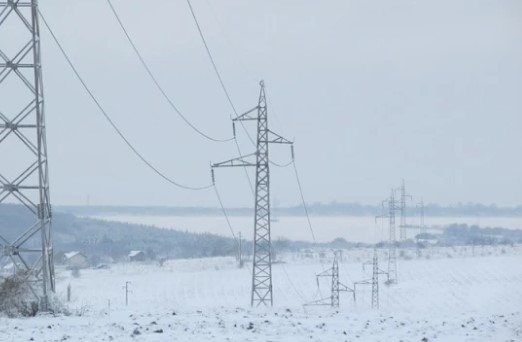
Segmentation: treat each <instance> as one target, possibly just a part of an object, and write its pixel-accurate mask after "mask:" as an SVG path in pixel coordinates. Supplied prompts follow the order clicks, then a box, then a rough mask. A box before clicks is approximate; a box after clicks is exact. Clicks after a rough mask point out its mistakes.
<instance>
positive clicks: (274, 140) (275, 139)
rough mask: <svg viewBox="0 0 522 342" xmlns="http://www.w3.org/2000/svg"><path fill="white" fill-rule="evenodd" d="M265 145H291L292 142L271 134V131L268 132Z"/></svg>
mask: <svg viewBox="0 0 522 342" xmlns="http://www.w3.org/2000/svg"><path fill="white" fill-rule="evenodd" d="M267 143H269V144H293V143H294V142H293V141H290V140H288V139H286V138H283V137H282V136H280V135H279V134H277V133H274V132H272V131H271V130H268V135H267Z"/></svg>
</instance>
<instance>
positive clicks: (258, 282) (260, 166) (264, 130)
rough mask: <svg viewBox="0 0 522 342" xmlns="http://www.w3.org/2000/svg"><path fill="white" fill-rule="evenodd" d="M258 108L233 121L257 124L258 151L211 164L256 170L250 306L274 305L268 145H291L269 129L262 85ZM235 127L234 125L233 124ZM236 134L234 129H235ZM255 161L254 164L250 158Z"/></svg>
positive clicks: (262, 85) (215, 166) (213, 166)
mask: <svg viewBox="0 0 522 342" xmlns="http://www.w3.org/2000/svg"><path fill="white" fill-rule="evenodd" d="M260 86H261V90H260V93H259V101H258V105H257V106H256V107H254V108H253V109H251V110H249V111H248V112H246V113H244V114H242V115H240V116H238V117H237V118H235V119H233V123H235V122H236V121H237V122H239V121H257V150H256V152H255V153H252V154H249V155H245V156H240V157H238V158H234V159H231V160H228V161H225V162H221V163H216V164H212V168H213V169H214V168H218V167H247V166H255V168H256V190H255V218H254V256H253V272H252V295H251V300H250V303H251V305H252V306H254V305H256V306H258V305H261V304H264V305H270V306H272V305H273V296H272V243H271V237H270V159H269V153H268V152H269V145H270V144H290V145H292V144H293V142H291V141H289V140H287V139H285V138H283V137H282V136H280V135H278V134H276V133H274V132H272V131H271V130H270V129H269V128H268V110H267V101H266V95H265V84H264V82H263V81H261V82H260ZM234 127H235V125H234ZM234 132H235V128H234ZM254 156H255V158H256V161H255V163H254V162H251V161H249V158H251V157H254Z"/></svg>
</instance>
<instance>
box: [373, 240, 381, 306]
mask: <svg viewBox="0 0 522 342" xmlns="http://www.w3.org/2000/svg"><path fill="white" fill-rule="evenodd" d="M378 308H379V259H378V257H377V249H374V250H373V272H372V309H378Z"/></svg>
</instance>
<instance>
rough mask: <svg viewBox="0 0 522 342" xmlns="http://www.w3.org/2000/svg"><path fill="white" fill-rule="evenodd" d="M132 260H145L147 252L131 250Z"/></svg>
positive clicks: (130, 258)
mask: <svg viewBox="0 0 522 342" xmlns="http://www.w3.org/2000/svg"><path fill="white" fill-rule="evenodd" d="M129 260H130V261H145V253H144V252H143V251H130V253H129Z"/></svg>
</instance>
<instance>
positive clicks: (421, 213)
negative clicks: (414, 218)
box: [418, 201, 426, 234]
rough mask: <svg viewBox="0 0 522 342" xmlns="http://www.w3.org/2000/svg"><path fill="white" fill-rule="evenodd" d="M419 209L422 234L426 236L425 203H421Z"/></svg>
mask: <svg viewBox="0 0 522 342" xmlns="http://www.w3.org/2000/svg"><path fill="white" fill-rule="evenodd" d="M418 207H419V214H420V227H419V228H420V233H421V234H426V225H425V224H424V208H425V206H424V201H421V202H420V203H419V204H418Z"/></svg>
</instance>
